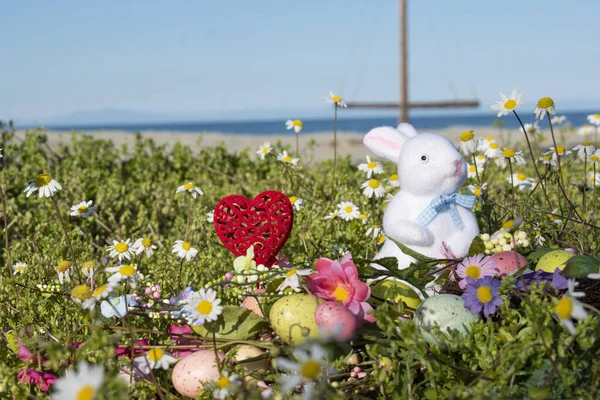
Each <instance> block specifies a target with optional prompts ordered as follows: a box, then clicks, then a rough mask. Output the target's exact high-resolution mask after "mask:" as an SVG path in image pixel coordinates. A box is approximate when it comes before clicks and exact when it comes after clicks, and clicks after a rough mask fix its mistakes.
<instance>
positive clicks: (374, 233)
mask: <svg viewBox="0 0 600 400" xmlns="http://www.w3.org/2000/svg"><path fill="white" fill-rule="evenodd" d="M379 235H381V225H371V227H369V229H367V237H369V236H370V237H372V238H373V239H377V238H378V237H379Z"/></svg>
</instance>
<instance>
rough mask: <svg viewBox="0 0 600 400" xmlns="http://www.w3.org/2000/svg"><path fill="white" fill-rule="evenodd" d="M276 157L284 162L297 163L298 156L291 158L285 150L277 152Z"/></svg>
mask: <svg viewBox="0 0 600 400" xmlns="http://www.w3.org/2000/svg"><path fill="white" fill-rule="evenodd" d="M277 159H278V160H279V161H281V162H283V163H285V164H292V165H298V161H299V160H300V159H299V158H292V157H291V156H290V155H289V154H288V152H287V151H285V150H283V152H281V153H279V154H277Z"/></svg>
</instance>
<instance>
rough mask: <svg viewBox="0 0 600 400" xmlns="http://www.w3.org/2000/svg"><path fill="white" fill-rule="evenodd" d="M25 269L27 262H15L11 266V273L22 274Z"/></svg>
mask: <svg viewBox="0 0 600 400" xmlns="http://www.w3.org/2000/svg"><path fill="white" fill-rule="evenodd" d="M25 269H27V264H26V263H22V262H16V263H14V264H13V266H12V270H13V275H17V274H22V273H23V271H25Z"/></svg>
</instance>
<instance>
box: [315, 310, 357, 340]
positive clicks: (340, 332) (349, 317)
mask: <svg viewBox="0 0 600 400" xmlns="http://www.w3.org/2000/svg"><path fill="white" fill-rule="evenodd" d="M315 322H316V323H317V326H318V327H319V329H321V330H322V331H324V332H325V333H326V334H333V335H334V336H335V338H336V339H337V340H339V341H345V340H348V339H350V338H351V337H352V336H353V335H354V332H356V329H357V328H358V321H357V320H356V317H355V316H354V314H352V313H351V312H350V311H348V309H347V308H346V307H344V305H343V304H342V303H338V302H337V301H327V302H325V303H321V304H319V305H318V306H317V309H316V310H315Z"/></svg>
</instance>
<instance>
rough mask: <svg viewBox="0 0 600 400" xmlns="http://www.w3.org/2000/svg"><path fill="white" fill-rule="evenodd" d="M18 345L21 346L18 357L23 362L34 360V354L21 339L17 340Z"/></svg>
mask: <svg viewBox="0 0 600 400" xmlns="http://www.w3.org/2000/svg"><path fill="white" fill-rule="evenodd" d="M17 343H18V344H19V351H18V352H17V355H18V356H19V358H20V359H21V361H30V360H31V359H32V358H33V353H32V352H31V350H29V348H28V347H27V346H25V345H24V344H23V342H21V339H19V338H17Z"/></svg>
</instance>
